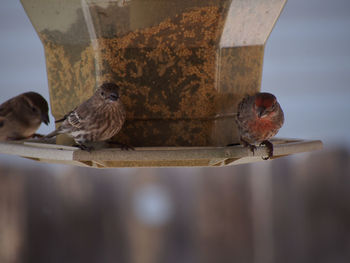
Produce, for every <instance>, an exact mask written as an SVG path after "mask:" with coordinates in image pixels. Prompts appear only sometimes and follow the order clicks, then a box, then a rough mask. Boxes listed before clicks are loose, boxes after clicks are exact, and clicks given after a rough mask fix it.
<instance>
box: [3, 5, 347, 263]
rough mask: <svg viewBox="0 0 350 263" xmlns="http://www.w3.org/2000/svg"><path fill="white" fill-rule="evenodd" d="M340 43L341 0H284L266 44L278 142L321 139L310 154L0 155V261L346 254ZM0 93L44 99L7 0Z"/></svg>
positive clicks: (138, 261) (343, 49)
mask: <svg viewBox="0 0 350 263" xmlns="http://www.w3.org/2000/svg"><path fill="white" fill-rule="evenodd" d="M349 47H350V2H349V1H348V0H333V1H329V0H308V1H304V0H289V2H288V3H287V5H286V6H285V9H284V11H283V12H282V14H281V16H280V19H279V20H278V22H277V24H276V26H275V28H274V30H273V31H272V33H271V36H270V38H269V40H268V42H267V45H266V50H265V60H264V72H263V81H262V90H264V91H269V92H272V93H274V94H275V95H276V96H277V97H278V99H279V101H280V103H281V105H282V106H283V109H284V112H285V119H286V121H285V125H284V127H283V128H282V129H281V130H280V132H279V134H278V136H279V137H289V138H302V139H321V140H322V141H323V143H324V145H325V147H324V150H322V151H319V152H314V153H305V154H299V155H295V156H290V157H285V158H281V159H278V160H274V161H266V162H260V163H256V164H250V165H240V166H236V167H227V168H172V169H170V168H158V169H150V168H148V169H136V168H128V169H107V170H95V169H88V168H78V167H72V166H64V165H53V164H43V163H37V162H34V161H30V160H25V159H21V158H19V157H13V156H6V155H0V262H1V263H7V262H11V263H12V262H50V263H51V262H133V263H134V262H135V263H148V262H169V263H171V262H215V263H216V262H220V263H221V262H350V192H349V190H348V189H349V187H350V155H349V146H350V133H349V129H350V117H349V115H350V103H349V99H350V89H349V88H348V84H349V83H350V62H349V60H350V51H349ZM0 90H1V93H0V103H2V102H3V101H5V100H7V99H9V98H10V97H13V96H15V95H17V94H19V93H22V92H25V91H27V90H35V91H37V92H40V93H41V94H42V95H43V96H44V97H45V98H46V99H48V98H49V95H48V88H47V78H46V69H45V58H44V51H43V47H42V45H41V42H40V40H39V38H38V36H37V34H36V32H35V31H34V29H33V27H32V25H31V23H30V21H29V19H28V18H27V16H26V14H25V12H24V10H23V8H22V6H21V4H20V2H19V1H18V0H2V1H1V8H0ZM51 119H53V118H52V117H51ZM53 128H54V125H53V123H51V124H50V126H49V127H47V126H45V125H44V126H42V127H41V128H40V130H39V132H40V133H47V132H49V131H50V130H52V129H53Z"/></svg>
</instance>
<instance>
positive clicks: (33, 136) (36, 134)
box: [29, 133, 45, 138]
mask: <svg viewBox="0 0 350 263" xmlns="http://www.w3.org/2000/svg"><path fill="white" fill-rule="evenodd" d="M44 137H45V135H42V134H40V133H34V134H33V135H31V136H30V137H29V138H44Z"/></svg>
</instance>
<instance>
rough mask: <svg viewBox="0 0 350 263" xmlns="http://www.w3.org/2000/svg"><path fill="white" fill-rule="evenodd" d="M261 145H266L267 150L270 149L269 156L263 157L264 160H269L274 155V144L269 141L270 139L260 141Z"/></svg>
mask: <svg viewBox="0 0 350 263" xmlns="http://www.w3.org/2000/svg"><path fill="white" fill-rule="evenodd" d="M260 146H266V148H267V150H268V156H267V157H261V158H262V159H263V160H268V159H270V158H271V157H272V156H273V144H272V143H271V142H270V141H268V140H265V141H262V142H261V143H260Z"/></svg>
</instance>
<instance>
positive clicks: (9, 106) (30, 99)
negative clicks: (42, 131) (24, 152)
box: [0, 92, 50, 141]
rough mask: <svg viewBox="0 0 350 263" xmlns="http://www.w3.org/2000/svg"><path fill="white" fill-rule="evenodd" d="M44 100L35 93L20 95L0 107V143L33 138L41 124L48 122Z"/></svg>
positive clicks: (47, 109) (46, 106) (47, 108)
mask: <svg viewBox="0 0 350 263" xmlns="http://www.w3.org/2000/svg"><path fill="white" fill-rule="evenodd" d="M48 111H49V107H48V105H47V102H46V100H45V99H44V98H43V97H42V96H41V95H40V94H38V93H36V92H26V93H23V94H20V95H18V96H16V97H14V98H12V99H9V100H8V101H5V102H4V103H3V104H1V105H0V141H7V140H21V139H27V138H30V137H33V136H35V135H36V134H35V132H36V130H37V129H38V128H39V126H40V124H41V122H44V123H45V124H46V125H47V124H48V123H49V122H50V120H49V115H48Z"/></svg>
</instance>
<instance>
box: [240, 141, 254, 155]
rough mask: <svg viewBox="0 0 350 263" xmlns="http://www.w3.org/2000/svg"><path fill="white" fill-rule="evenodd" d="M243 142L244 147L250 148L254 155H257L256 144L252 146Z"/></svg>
mask: <svg viewBox="0 0 350 263" xmlns="http://www.w3.org/2000/svg"><path fill="white" fill-rule="evenodd" d="M241 142H242V144H243V146H244V147H248V148H249V150H250V151H251V152H252V153H253V155H254V154H255V150H256V146H255V145H254V144H250V143H248V142H247V141H245V140H243V139H241Z"/></svg>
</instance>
